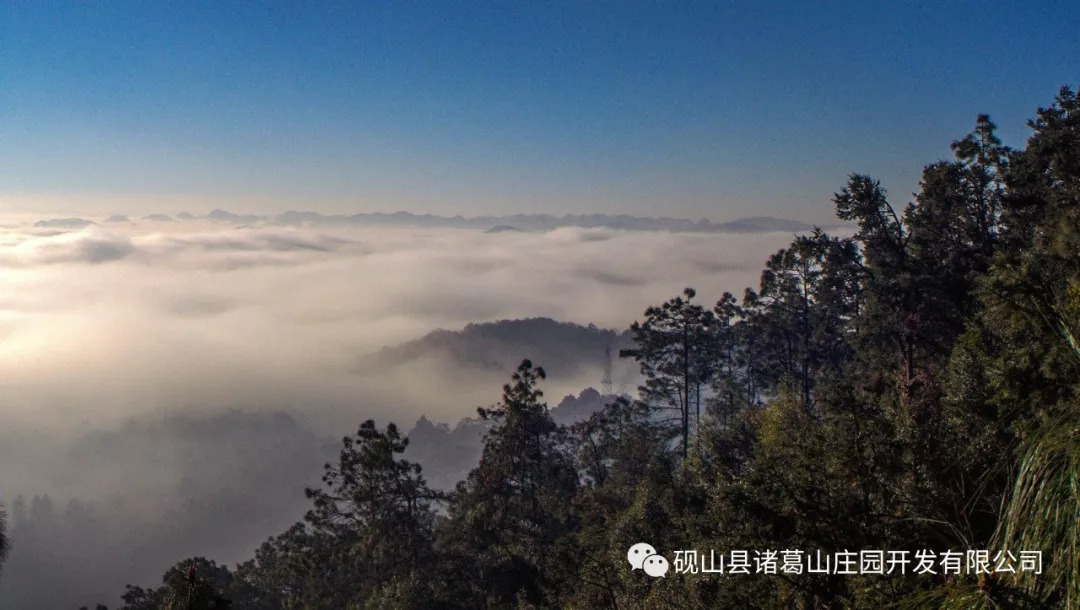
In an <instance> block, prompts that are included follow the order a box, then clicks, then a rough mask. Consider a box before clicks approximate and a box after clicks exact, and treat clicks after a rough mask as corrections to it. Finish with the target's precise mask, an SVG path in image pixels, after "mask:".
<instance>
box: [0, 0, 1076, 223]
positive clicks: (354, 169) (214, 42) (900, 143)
mask: <svg viewBox="0 0 1080 610" xmlns="http://www.w3.org/2000/svg"><path fill="white" fill-rule="evenodd" d="M1078 8H1080V7H1078V6H1077V4H1076V2H1075V0H1072V1H1071V2H1053V1H1043V2H990V1H983V2H960V1H951V0H950V1H945V2H943V1H940V0H937V1H932V2H903V1H897V2H765V1H753V2H750V1H748V2H722V1H717V2H689V1H688V2H670V1H669V2H632V1H629V0H616V1H611V2H582V1H576V2H551V1H537V2H513V1H504V2H453V1H441V0H439V1H432V2H408V1H403V2H392V3H390V2H388V3H379V2H341V3H337V2H292V1H290V2H170V3H164V2H160V3H153V2H119V1H117V2H86V3H75V2H63V3H56V4H53V3H48V2H44V1H36V0H33V1H27V2H13V3H4V4H3V5H2V6H0V210H5V209H6V210H11V209H16V208H17V209H32V208H36V209H49V210H51V211H59V208H61V207H63V208H64V209H65V211H66V212H68V213H70V214H73V215H77V214H79V213H90V211H93V212H96V213H102V212H109V211H119V212H127V213H141V212H144V211H145V212H151V211H155V212H156V211H177V210H179V209H188V210H191V211H193V212H205V211H207V210H208V209H210V208H211V207H217V206H220V207H226V208H228V209H231V210H234V211H246V212H252V211H254V212H275V211H282V210H285V209H310V210H316V211H321V212H344V211H394V210H398V209H405V210H410V211H415V212H431V213H436V214H457V213H462V214H479V213H515V212H521V211H536V212H551V213H559V214H562V213H571V212H604V213H630V214H640V215H673V216H685V217H691V218H698V217H707V218H710V219H714V220H725V219H731V218H735V217H738V216H747V215H754V214H771V215H777V216H785V217H789V218H795V219H803V220H823V219H828V218H829V217H830V214H831V204H830V203H829V198H830V196H831V194H832V193H833V192H834V191H835V190H837V189H838V188H839V187H840V186H841V185H842V184H843V183H844V180H845V176H846V175H847V174H849V173H851V172H854V171H858V172H866V173H870V174H872V175H875V176H877V177H879V178H880V179H882V181H883V182H884V183H885V186H886V187H887V188H889V189H890V192H891V194H892V195H893V197H894V198H895V199H899V200H901V202H903V201H906V200H907V199H908V197H909V196H910V193H911V192H912V191H913V190H915V189H916V187H917V181H918V175H919V170H920V168H921V166H922V165H924V164H925V163H927V162H930V161H933V160H935V159H939V158H944V157H947V156H948V155H949V150H948V144H949V142H950V141H951V140H952V139H954V138H956V137H959V136H962V135H963V134H965V133H966V132H967V131H969V129H970V127H971V126H972V125H973V123H974V118H975V115H976V113H979V112H987V113H990V114H991V116H992V118H993V119H994V120H995V121H996V122H997V123H998V125H999V127H1000V128H1001V134H1002V136H1003V137H1004V139H1005V140H1006V142H1007V143H1010V144H1022V142H1023V138H1024V137H1026V133H1027V131H1026V128H1025V127H1024V120H1025V119H1027V118H1029V117H1030V116H1032V114H1033V113H1034V111H1035V109H1036V107H1038V106H1040V105H1041V106H1045V105H1047V104H1049V103H1050V101H1051V100H1052V98H1053V96H1054V94H1055V93H1056V91H1057V89H1058V87H1060V86H1061V85H1063V84H1072V85H1074V86H1075V85H1076V83H1077V82H1078V81H1080V10H1078Z"/></svg>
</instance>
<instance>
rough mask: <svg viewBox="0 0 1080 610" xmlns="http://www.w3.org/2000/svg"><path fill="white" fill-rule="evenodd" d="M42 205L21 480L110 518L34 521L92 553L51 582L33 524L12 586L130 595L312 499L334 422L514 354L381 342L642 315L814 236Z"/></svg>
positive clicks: (254, 539) (67, 546) (3, 351)
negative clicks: (495, 229)
mask: <svg viewBox="0 0 1080 610" xmlns="http://www.w3.org/2000/svg"><path fill="white" fill-rule="evenodd" d="M40 220H41V219H37V220H35V219H30V218H11V219H0V223H2V226H0V286H2V290H0V396H2V400H0V413H2V420H3V422H4V425H3V427H2V430H0V494H2V499H3V501H4V502H5V503H7V504H9V505H10V503H11V500H12V498H13V497H15V496H16V495H22V496H24V497H25V498H27V499H29V498H30V497H31V496H32V495H35V494H45V493H48V494H49V495H50V498H51V499H52V501H53V502H54V504H56V506H57V511H58V512H63V510H64V508H63V507H64V506H66V505H67V503H68V502H69V501H70V500H71V499H73V498H74V499H78V500H79V502H80V503H85V504H86V505H88V506H91V507H92V508H91V509H90V510H91V512H92V513H93V514H94V515H96V517H95V519H97V521H94V523H97V524H98V525H96V526H94V527H93V528H87V529H95V530H96V531H94V532H86V533H84V534H83V537H84V538H86V539H85V540H83V539H80V538H79V536H77V535H75V534H72V533H71V532H67V533H66V534H64V536H63V537H62V539H59V534H57V538H58V539H57V540H52V539H51V538H49V537H48V536H47V535H45V534H41V535H42V536H43V537H42V538H41V539H40V540H39V539H35V541H34V545H36V546H38V547H41V546H47V545H48V544H50V540H52V542H54V543H55V544H56V545H57V548H56V549H53V550H51V551H50V553H51V554H50V555H49V557H50V561H56V562H59V563H58V566H59V567H56V568H55V570H59V571H60V572H64V571H65V570H66V571H67V572H68V573H69V576H60V577H58V576H57V575H56V574H51V575H50V577H49V578H48V579H44V578H43V579H41V582H38V581H37V580H35V579H34V578H32V577H31V576H30V575H32V574H34V573H38V572H40V568H41V567H42V565H43V564H42V563H41V562H43V561H45V560H44V559H41V557H38V556H37V555H40V554H41V553H42V552H44V551H42V550H41V549H40V548H38V549H28V548H26V547H25V546H23V547H21V548H20V540H19V539H18V537H16V539H15V541H14V542H15V549H14V552H13V554H12V556H11V557H10V558H9V561H8V563H7V565H6V566H5V570H4V572H5V575H4V578H2V579H0V606H4V607H15V605H17V606H19V607H53V606H54V605H55V604H67V605H72V604H73V603H74V604H75V606H73V607H77V605H81V604H91V605H92V604H94V603H97V602H99V601H102V602H104V603H108V604H110V605H113V604H115V598H116V597H117V596H118V595H119V594H120V593H122V591H123V584H125V583H126V582H134V583H139V584H152V583H153V582H154V581H155V580H156V579H157V578H159V577H160V574H161V573H162V572H163V570H164V569H165V568H166V567H167V566H168V565H171V564H172V563H174V562H175V561H177V560H179V559H182V558H183V557H185V556H188V555H193V554H200V555H207V556H210V557H212V558H215V559H219V560H225V561H230V562H231V561H236V560H238V559H241V558H243V557H245V556H248V555H249V554H250V552H251V550H252V549H253V548H254V546H255V545H256V544H257V543H258V542H259V541H260V540H262V539H264V538H265V537H267V536H269V535H272V534H276V533H278V531H280V530H281V529H284V527H285V526H287V525H288V524H289V523H291V522H293V521H295V520H297V519H298V518H300V517H301V516H302V510H303V507H304V499H303V485H304V484H305V483H307V484H314V483H317V482H318V473H319V469H320V467H321V464H322V461H323V460H324V459H325V458H326V457H329V456H330V455H332V454H333V444H334V442H335V441H334V440H333V439H340V437H341V436H343V435H344V434H347V433H350V432H351V431H353V430H355V427H356V425H357V424H358V423H359V422H360V421H362V420H363V419H366V418H369V417H370V418H375V419H376V420H378V421H379V422H380V423H384V422H386V421H390V420H393V421H397V422H398V423H399V424H401V425H402V426H403V427H405V429H408V428H409V427H410V426H411V424H412V422H414V421H415V420H416V418H417V417H418V416H419V415H421V414H426V415H428V417H430V418H433V419H438V420H445V421H456V420H457V419H458V418H460V417H462V416H465V415H469V414H472V413H474V412H475V408H476V407H477V406H480V405H489V404H492V403H493V402H495V401H496V400H498V398H499V394H500V385H499V384H500V383H501V382H502V380H504V379H505V378H506V376H507V375H508V374H509V367H508V370H507V371H505V372H497V376H495V377H493V376H492V374H491V373H490V372H484V373H481V372H477V371H473V370H469V369H466V368H462V367H461V366H460V365H459V364H455V363H452V362H444V361H441V360H440V359H438V358H427V359H419V360H416V361H410V362H408V363H405V364H402V365H400V366H394V367H389V368H388V367H376V368H375V369H372V368H370V367H369V366H368V365H366V364H365V363H369V362H371V360H370V358H371V356H372V355H373V354H377V353H378V350H379V349H380V348H382V347H384V346H391V345H396V344H398V343H401V342H404V341H408V340H411V339H415V338H418V337H421V336H423V335H424V334H425V333H427V332H430V331H432V330H434V329H438V328H445V329H459V328H461V327H463V326H464V325H465V324H468V323H471V322H483V321H492V320H499V319H511V318H524V317H535V316H543V317H550V318H553V319H556V320H561V321H569V322H576V323H580V324H589V323H594V324H596V325H597V326H600V327H606V328H614V329H618V330H621V329H624V328H625V327H626V326H628V325H629V324H630V323H631V322H632V321H633V320H634V319H637V318H640V316H641V314H642V312H643V311H644V309H645V308H646V307H647V306H649V305H652V304H658V303H660V302H663V301H664V300H666V299H668V298H670V297H672V296H675V295H678V294H679V293H680V292H681V291H682V289H683V288H684V287H686V286H693V287H695V288H696V289H697V290H698V293H699V295H701V297H700V298H701V299H702V301H703V302H704V303H706V304H709V303H712V302H714V301H715V299H716V298H717V297H719V296H720V294H721V293H722V292H723V291H725V290H727V291H731V292H733V293H735V294H736V295H741V293H742V291H743V289H744V288H745V287H747V286H756V284H757V280H758V276H759V274H760V270H761V268H762V265H763V263H764V261H765V259H766V257H767V256H768V255H769V254H771V253H772V252H774V251H775V250H777V249H778V248H781V247H784V246H785V245H787V243H789V242H790V240H791V237H792V236H791V234H790V233H761V234H715V233H713V234H694V233H668V232H660V231H655V232H654V231H621V230H614V229H602V228H594V229H587V228H574V227H567V228H560V229H557V230H553V231H550V232H545V233H528V232H517V231H507V232H502V233H485V232H482V231H476V230H465V229H423V228H408V227H400V228H392V227H378V228H372V227H359V226H348V227H328V226H320V227H285V226H275V225H270V224H266V225H261V226H236V225H234V224H229V223H214V222H210V221H206V220H192V221H184V222H154V221H136V222H118V223H105V222H102V221H97V222H96V223H95V224H90V225H86V226H82V227H79V228H73V227H78V225H80V224H82V223H77V222H44V223H43V222H39V221H40ZM540 364H543V363H540ZM598 365H599V363H598ZM598 371H599V368H596V369H591V370H583V371H581V374H580V375H569V376H564V377H563V378H561V379H551V380H550V382H549V384H548V386H546V387H545V389H546V390H547V393H548V396H549V397H557V396H562V395H563V394H566V393H569V392H575V391H579V390H581V389H582V388H584V387H586V386H589V385H593V386H595V385H597V382H598V379H597V377H598V375H599V373H598ZM328 443H329V444H328ZM80 506H81V505H80ZM69 508H70V507H69ZM80 510H81V508H80ZM76 512H78V511H76ZM80 514H82V513H80ZM84 516H85V515H83V517H84ZM72 518H74V517H72ZM80 518H82V517H80ZM118 524H127V525H118ZM163 524H168V525H167V526H165V525H163ZM61 529H62V528H61V527H60V526H58V527H57V529H56V531H57V532H59V531H61ZM35 553H37V555H35ZM103 553H104V554H107V555H108V556H102V554H103ZM31 564H33V565H31ZM64 566H67V567H64ZM72 566H81V567H80V568H79V570H82V571H81V572H80V571H78V570H75V568H73V567H72ZM20 574H21V575H22V576H21V577H13V576H17V575H20ZM34 587H37V588H34ZM110 595H111V596H112V597H109V596H110ZM42 596H46V597H45V598H43V597H42ZM49 596H51V597H49ZM102 596H104V597H102ZM5 598H6V599H7V600H8V602H7V603H5V602H4V599H5ZM76 598H77V599H76ZM42 599H44V600H45V601H42V602H41V603H40V604H38V603H37V602H38V601H40V600H42ZM31 602H33V603H32V605H30V606H27V605H26V604H28V603H31ZM12 604H15V605H12Z"/></svg>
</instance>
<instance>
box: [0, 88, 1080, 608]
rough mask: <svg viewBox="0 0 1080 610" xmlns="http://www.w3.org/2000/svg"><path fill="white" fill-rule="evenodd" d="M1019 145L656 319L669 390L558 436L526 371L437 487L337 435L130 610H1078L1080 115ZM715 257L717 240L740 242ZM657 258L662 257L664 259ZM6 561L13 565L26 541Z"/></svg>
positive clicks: (379, 444)
mask: <svg viewBox="0 0 1080 610" xmlns="http://www.w3.org/2000/svg"><path fill="white" fill-rule="evenodd" d="M1029 126H1030V128H1031V130H1032V134H1031V137H1030V139H1029V140H1028V142H1027V143H1026V146H1025V147H1024V148H1023V149H1020V150H1014V149H1009V148H1007V147H1005V146H1003V145H1002V144H1001V142H1000V141H999V139H998V138H997V137H996V136H995V127H994V124H993V123H992V122H991V121H990V119H989V118H988V117H986V116H979V117H978V118H977V120H976V125H975V129H974V131H973V132H972V133H971V134H969V135H967V136H966V137H964V138H962V139H960V140H958V141H956V142H954V143H953V145H952V149H953V151H954V153H955V159H954V160H951V161H941V162H936V163H932V164H930V165H928V166H926V167H925V168H924V170H923V174H922V182H921V190H920V192H919V193H918V194H917V195H916V197H915V200H914V201H913V202H912V203H910V204H908V205H907V206H906V207H897V206H894V205H893V204H891V203H890V202H889V200H888V199H887V197H886V193H885V192H884V190H883V189H882V188H881V186H880V184H879V183H878V182H877V181H875V180H874V179H873V178H871V177H869V176H865V175H853V176H851V177H850V179H849V181H848V183H847V184H846V185H844V186H843V188H841V189H840V191H839V192H838V193H836V195H835V198H834V203H835V206H836V213H837V216H838V218H839V219H840V220H841V221H843V222H846V223H850V224H852V225H853V226H854V227H856V228H855V230H854V235H852V236H850V237H838V236H831V235H828V234H826V233H824V232H822V231H813V232H810V233H808V234H805V235H800V236H798V237H796V238H795V239H794V241H793V242H792V244H791V245H790V247H788V248H785V249H783V250H781V251H779V252H777V253H776V254H775V255H773V256H772V257H770V258H769V260H768V261H766V263H765V269H764V271H763V272H762V274H761V281H760V285H759V286H758V288H757V289H753V290H751V289H747V290H746V292H745V294H743V295H741V297H736V296H735V295H732V294H723V295H721V296H720V297H719V298H718V300H717V301H716V302H715V303H712V302H711V301H707V300H705V299H704V298H702V297H701V296H699V295H698V294H696V293H695V292H694V291H693V290H692V289H689V288H688V289H687V290H686V291H685V292H684V293H683V294H682V295H679V296H675V297H674V298H672V299H671V300H669V301H667V302H666V303H662V304H659V305H657V306H654V307H650V308H649V309H648V310H646V311H645V313H644V316H643V318H642V319H641V320H640V321H638V322H636V323H635V324H633V326H632V327H631V333H632V335H633V338H634V342H633V347H632V348H630V349H626V350H623V351H622V353H621V354H620V355H621V356H623V357H626V358H632V359H634V360H636V362H637V363H638V364H639V365H640V369H641V372H642V374H643V376H644V377H645V379H646V380H647V381H646V383H645V384H644V385H643V386H642V387H641V388H640V390H639V392H638V396H637V398H636V399H634V400H617V401H614V402H613V403H612V404H610V405H608V406H606V407H605V408H604V409H602V410H601V411H599V412H597V413H595V414H592V415H591V416H590V417H588V418H587V419H585V420H583V421H580V422H578V423H575V424H572V425H562V424H557V423H556V422H555V421H554V420H553V419H552V418H551V416H550V415H549V413H548V409H547V406H546V404H545V402H544V399H543V395H542V392H541V389H542V386H543V379H544V371H543V369H542V367H541V366H540V365H542V364H543V363H536V364H534V363H532V362H530V361H524V362H522V363H521V365H520V366H519V367H518V369H517V371H516V372H515V373H514V374H513V377H512V379H511V380H510V381H509V383H508V384H507V385H506V386H505V387H504V389H503V397H502V400H501V401H500V402H499V403H498V404H497V405H495V406H493V407H491V408H484V409H480V410H479V413H478V415H479V417H480V418H482V419H483V420H484V421H485V423H486V425H487V432H486V434H485V437H484V445H483V450H482V454H481V457H480V460H479V463H478V464H476V466H475V467H474V468H473V469H472V470H471V472H470V473H469V474H468V476H467V478H466V479H465V480H463V481H461V482H460V483H459V484H458V485H457V487H456V489H455V490H453V491H452V492H450V493H444V492H441V491H438V490H435V489H433V488H432V487H431V486H429V485H428V483H427V482H426V481H425V479H424V476H423V474H422V472H421V469H420V468H419V467H418V466H417V465H416V464H415V463H413V462H410V461H409V460H407V459H404V457H403V453H404V452H405V448H406V445H407V443H408V440H407V439H406V438H405V437H404V435H403V434H402V432H401V430H400V429H399V428H398V427H397V426H395V425H394V424H387V425H386V426H385V427H380V426H378V425H376V424H375V423H374V422H372V421H367V422H364V423H363V424H361V425H360V427H359V428H358V430H357V431H356V432H355V433H354V434H352V435H350V436H347V437H345V438H344V440H343V442H342V446H341V450H340V457H339V459H338V461H337V462H336V463H330V464H327V465H326V467H325V475H324V477H323V480H322V483H321V484H320V485H317V486H315V487H313V488H310V489H308V490H307V496H308V498H309V500H310V510H309V511H308V512H307V514H306V515H303V519H302V520H301V521H299V522H297V523H296V524H295V525H294V526H293V527H291V528H290V529H288V531H285V532H283V533H281V534H280V535H278V536H275V537H273V538H271V539H269V540H267V541H266V542H265V543H264V544H263V545H262V546H261V547H259V548H258V549H256V550H255V553H254V556H253V557H252V558H251V559H250V560H249V561H247V562H244V563H241V564H240V565H238V566H236V567H235V568H229V567H227V566H223V565H218V564H216V563H215V562H213V561H211V560H208V559H204V558H194V559H187V560H183V561H180V562H178V563H177V564H176V565H175V566H174V567H173V568H172V569H170V570H169V571H168V572H167V573H166V574H165V575H164V577H163V580H162V582H161V583H160V584H157V585H154V586H152V587H150V588H143V587H141V586H129V588H128V590H127V592H126V593H125V594H124V596H123V599H124V600H125V602H126V604H125V606H124V608H128V609H140V610H141V609H152V608H153V609H156V608H177V609H179V608H192V609H194V608H224V607H233V608H252V609H278V608H288V609H297V608H471V607H486V608H507V607H518V608H551V607H558V608H570V607H573V608H666V607H686V608H696V607H732V608H744V607H745V608H754V607H761V608H819V607H856V608H878V607H896V606H899V607H955V608H997V607H1003V608H1023V607H1029V608H1043V607H1070V608H1074V607H1080V550H1078V549H1080V484H1078V477H1080V403H1078V395H1077V389H1078V386H1077V384H1078V382H1080V376H1078V373H1080V343H1078V342H1080V99H1078V96H1077V92H1076V91H1074V90H1072V89H1070V88H1062V89H1061V91H1060V92H1059V94H1058V96H1057V97H1056V99H1055V100H1054V102H1053V104H1052V105H1050V106H1049V107H1048V108H1043V109H1039V110H1038V111H1037V114H1036V116H1035V118H1033V119H1032V120H1031V121H1029ZM717 239H723V237H722V236H718V237H717ZM657 255H658V256H662V253H657ZM639 542H647V543H649V544H650V545H652V546H653V547H655V549H657V550H658V552H659V553H660V554H662V555H665V556H666V558H667V559H668V560H669V561H674V555H673V553H674V552H675V551H676V550H680V549H695V550H698V551H704V552H706V553H707V552H708V551H709V550H710V549H711V550H715V551H716V552H717V553H722V552H723V553H726V552H729V551H731V550H746V551H748V552H750V553H751V554H753V553H754V552H755V551H766V550H773V551H782V550H792V549H801V550H803V551H806V552H807V553H813V552H815V551H821V552H822V553H826V554H836V553H840V552H846V551H856V552H858V551H860V550H866V549H877V550H884V551H907V552H909V553H912V554H914V553H917V552H931V553H934V554H936V555H941V554H944V553H945V552H947V551H960V552H961V553H963V552H964V551H967V550H974V549H982V550H986V551H988V552H989V556H990V557H991V558H992V557H994V556H995V555H997V554H999V553H1008V552H1012V553H1018V552H1020V551H1041V553H1042V556H1041V573H1038V574H1036V573H1034V572H1032V571H1021V570H1017V571H1014V572H1005V571H993V570H991V571H989V572H983V573H971V572H970V571H969V570H960V571H959V573H947V572H946V570H943V569H940V568H939V569H937V570H936V572H935V573H917V572H916V570H913V569H910V568H909V569H907V570H903V571H901V570H895V571H890V572H886V573H880V574H837V573H807V572H805V571H803V572H801V573H794V572H785V571H778V572H777V573H756V572H757V571H756V570H754V569H751V570H749V573H747V574H737V573H730V574H723V575H719V574H705V573H701V572H700V571H697V572H696V573H680V572H681V571H680V570H677V569H675V567H674V566H673V567H672V569H671V570H670V571H669V572H668V573H667V575H666V576H665V577H663V578H654V577H650V576H649V575H646V574H644V573H643V571H642V570H637V569H631V566H630V565H629V564H628V563H627V549H628V548H629V547H630V546H631V545H633V544H635V543H639ZM5 548H6V546H5Z"/></svg>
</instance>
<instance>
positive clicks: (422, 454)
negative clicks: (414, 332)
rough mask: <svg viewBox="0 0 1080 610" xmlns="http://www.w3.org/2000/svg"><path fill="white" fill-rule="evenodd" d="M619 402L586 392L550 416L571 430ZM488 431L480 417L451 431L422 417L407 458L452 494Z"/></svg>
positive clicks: (561, 403)
mask: <svg viewBox="0 0 1080 610" xmlns="http://www.w3.org/2000/svg"><path fill="white" fill-rule="evenodd" d="M616 398H617V396H614V395H603V394H601V393H600V392H598V391H596V390H595V389H594V388H586V389H584V390H582V391H581V392H580V393H579V394H578V395H577V396H575V395H573V394H568V395H566V396H564V397H563V399H562V400H561V401H559V404H557V405H555V406H553V407H551V408H550V409H549V410H548V414H549V415H550V416H551V419H552V420H553V421H554V422H555V423H557V424H561V425H566V426H569V425H572V424H575V423H577V422H580V421H583V420H585V419H587V418H588V417H589V416H590V415H592V414H593V413H597V412H599V411H600V410H601V409H603V408H604V406H605V405H607V404H609V403H611V402H613V401H614V400H615V399H616ZM489 428H490V424H489V423H488V422H485V421H483V420H482V419H480V418H478V417H465V418H462V419H461V420H460V421H458V423H457V424H455V425H454V426H453V427H451V426H450V425H449V424H446V423H433V422H432V421H431V420H430V419H428V418H427V417H426V416H421V417H420V419H419V420H417V422H416V424H415V425H414V426H413V427H412V430H409V433H408V435H407V436H408V438H409V447H408V450H407V451H406V455H407V457H408V458H409V459H411V460H415V461H416V462H417V463H418V464H420V465H421V466H422V467H423V469H424V471H423V473H424V477H425V478H426V479H427V481H428V483H429V484H430V485H431V486H432V487H433V488H435V489H442V490H446V491H449V490H451V489H453V488H454V486H455V485H457V483H458V481H461V480H463V479H464V478H465V477H466V476H467V475H468V474H469V471H470V470H472V468H473V467H474V466H476V463H477V461H478V460H479V459H480V454H481V452H482V451H483V449H484V434H485V433H486V432H487V431H488V429H489Z"/></svg>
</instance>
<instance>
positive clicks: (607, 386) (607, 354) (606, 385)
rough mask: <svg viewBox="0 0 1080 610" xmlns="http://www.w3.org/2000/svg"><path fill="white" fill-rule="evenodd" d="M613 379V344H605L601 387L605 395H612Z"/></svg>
mask: <svg viewBox="0 0 1080 610" xmlns="http://www.w3.org/2000/svg"><path fill="white" fill-rule="evenodd" d="M612 385H613V384H612V381H611V344H610V343H609V344H607V345H605V346H604V378H603V379H601V380H600V388H601V389H602V390H603V392H604V395H605V396H610V395H611V394H612V393H613V391H612Z"/></svg>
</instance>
